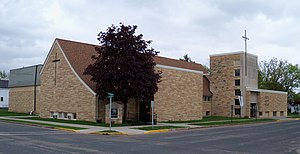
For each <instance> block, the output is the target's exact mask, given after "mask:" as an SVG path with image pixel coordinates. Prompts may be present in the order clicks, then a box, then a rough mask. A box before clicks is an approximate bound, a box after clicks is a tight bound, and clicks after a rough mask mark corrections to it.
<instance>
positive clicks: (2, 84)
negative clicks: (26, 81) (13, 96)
mask: <svg viewBox="0 0 300 154" xmlns="http://www.w3.org/2000/svg"><path fill="white" fill-rule="evenodd" d="M8 91H9V90H8V80H0V108H7V107H8Z"/></svg>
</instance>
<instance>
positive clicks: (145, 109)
mask: <svg viewBox="0 0 300 154" xmlns="http://www.w3.org/2000/svg"><path fill="white" fill-rule="evenodd" d="M139 103H140V105H139V116H140V117H139V121H140V122H146V123H147V122H150V121H151V118H150V116H151V114H150V113H151V106H150V101H141V102H139Z"/></svg>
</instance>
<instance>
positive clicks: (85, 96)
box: [9, 39, 287, 123]
mask: <svg viewBox="0 0 300 154" xmlns="http://www.w3.org/2000/svg"><path fill="white" fill-rule="evenodd" d="M96 46H97V45H92V44H87V43H81V42H75V41H70V40H63V39H55V41H54V43H53V45H52V47H51V49H50V51H49V53H48V55H47V57H46V59H45V62H44V64H43V65H42V66H41V68H40V71H39V76H38V84H37V85H38V87H37V88H36V90H38V91H37V97H38V98H37V99H36V102H35V103H36V104H35V105H30V104H32V101H24V102H19V101H17V100H18V99H24V100H25V98H21V96H22V97H30V98H29V99H30V100H32V95H31V94H30V93H28V95H27V96H23V95H20V97H19V94H20V93H22V91H21V90H19V92H20V93H18V89H16V88H15V87H12V89H14V88H15V90H12V93H10V97H13V98H14V99H12V100H10V107H9V108H10V109H9V110H10V111H14V112H24V111H22V110H21V108H22V106H33V107H34V108H31V109H29V110H32V111H34V113H35V114H37V115H39V116H40V117H42V118H58V119H70V120H75V119H76V120H86V121H94V122H107V121H108V117H109V116H108V115H109V112H111V114H112V119H113V122H114V123H122V121H123V120H124V119H123V112H124V105H123V104H122V103H121V102H119V101H117V100H114V99H113V103H112V110H111V111H109V106H108V105H109V100H108V99H106V98H105V99H100V98H99V97H98V96H97V94H96V93H95V88H96V84H95V83H94V82H93V81H91V80H90V79H91V76H89V75H83V72H84V70H85V69H86V68H87V66H88V65H90V64H92V63H93V60H92V59H91V56H92V55H97V52H96V50H95V47H96ZM154 61H155V62H156V64H157V65H156V66H155V69H156V70H160V71H161V72H162V74H161V77H162V78H161V82H160V83H158V91H157V93H156V94H155V96H154V102H155V103H154V112H155V115H156V119H157V121H170V120H171V121H179V120H199V119H202V118H203V116H212V115H213V116H231V115H233V116H236V117H238V116H241V117H274V116H276V117H277V116H281V117H284V116H286V115H287V105H286V103H287V100H286V99H287V93H286V92H278V91H270V90H261V89H257V88H258V86H257V80H258V79H257V71H258V67H257V56H255V55H252V54H249V53H247V54H246V53H244V52H236V53H226V54H217V55H211V56H210V69H211V70H210V72H209V71H208V70H206V69H205V68H204V67H203V66H202V65H201V64H197V63H191V62H186V61H180V60H176V59H170V58H166V57H160V56H155V57H154ZM245 70H247V71H245ZM13 82H14V81H13ZM31 86H32V84H31ZM20 103H24V104H22V105H20ZM150 109H151V104H150V102H138V101H136V100H135V99H133V98H130V99H129V101H128V105H127V113H126V115H127V119H126V120H127V121H132V122H136V121H144V122H149V121H150V120H151V116H150V111H151V110H150ZM29 110H26V112H28V111H29Z"/></svg>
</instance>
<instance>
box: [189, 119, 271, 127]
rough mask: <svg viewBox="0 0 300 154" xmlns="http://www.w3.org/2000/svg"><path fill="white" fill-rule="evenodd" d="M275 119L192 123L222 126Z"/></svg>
mask: <svg viewBox="0 0 300 154" xmlns="http://www.w3.org/2000/svg"><path fill="white" fill-rule="evenodd" d="M271 121H275V120H274V119H257V120H255V119H249V120H236V121H232V122H231V121H215V122H205V123H193V124H191V125H199V126H222V125H235V124H248V123H259V122H271Z"/></svg>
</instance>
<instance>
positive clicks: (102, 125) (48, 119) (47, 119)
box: [19, 117, 130, 127]
mask: <svg viewBox="0 0 300 154" xmlns="http://www.w3.org/2000/svg"><path fill="white" fill-rule="evenodd" d="M19 119H31V120H41V121H51V122H60V123H68V124H80V125H90V126H101V127H109V124H105V123H96V122H90V121H81V120H64V119H53V118H39V117H20V118H19ZM120 126H130V124H112V127H120Z"/></svg>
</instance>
